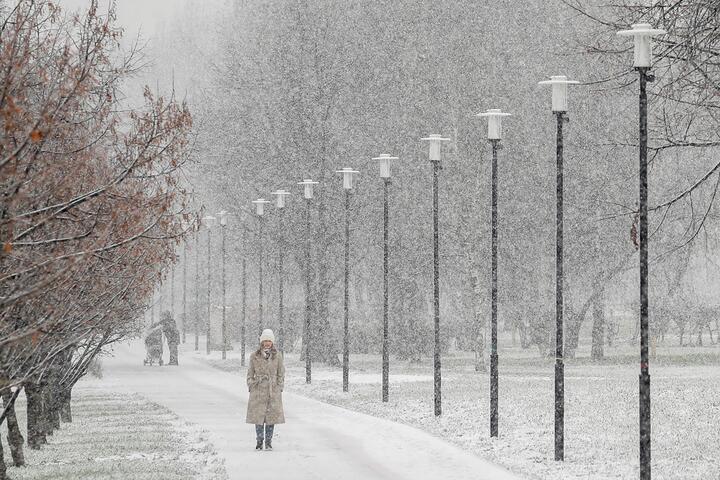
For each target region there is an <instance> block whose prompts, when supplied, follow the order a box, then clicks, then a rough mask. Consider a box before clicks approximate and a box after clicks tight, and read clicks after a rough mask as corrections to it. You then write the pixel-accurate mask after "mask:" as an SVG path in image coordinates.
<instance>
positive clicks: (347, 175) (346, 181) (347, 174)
mask: <svg viewBox="0 0 720 480" xmlns="http://www.w3.org/2000/svg"><path fill="white" fill-rule="evenodd" d="M336 173H342V174H343V188H344V189H345V190H350V189H352V188H353V175H354V174H356V173H360V172H358V171H357V170H353V169H352V168H350V167H345V168H343V169H342V170H336Z"/></svg>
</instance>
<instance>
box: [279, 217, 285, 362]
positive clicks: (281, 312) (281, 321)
mask: <svg viewBox="0 0 720 480" xmlns="http://www.w3.org/2000/svg"><path fill="white" fill-rule="evenodd" d="M279 210H280V212H278V213H279V224H280V231H279V232H278V234H279V235H278V244H279V246H280V248H279V250H280V262H279V263H280V265H279V270H280V271H279V274H280V279H279V280H280V284H279V286H278V293H279V294H280V305H279V307H278V310H279V312H278V315H279V317H280V318H279V324H280V331H279V334H280V335H279V337H280V338H278V350H280V351H281V352H282V351H283V343H284V339H285V325H284V318H283V317H284V314H285V312H284V308H283V307H284V306H283V287H284V283H285V282H284V279H283V276H284V273H283V267H284V265H283V262H284V260H285V255H284V254H283V250H284V247H285V246H284V245H283V236H282V229H283V228H284V226H285V222H284V221H283V217H284V216H285V215H284V214H285V209H284V208H280V209H279Z"/></svg>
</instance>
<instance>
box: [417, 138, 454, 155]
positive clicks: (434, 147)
mask: <svg viewBox="0 0 720 480" xmlns="http://www.w3.org/2000/svg"><path fill="white" fill-rule="evenodd" d="M421 140H423V141H426V142H430V154H429V155H428V157H429V158H430V161H431V162H439V161H440V160H441V159H442V157H441V148H442V147H441V145H442V142H449V141H450V139H449V138H443V137H442V136H441V135H438V134H436V133H433V134H431V135H430V136H428V137H425V138H421Z"/></svg>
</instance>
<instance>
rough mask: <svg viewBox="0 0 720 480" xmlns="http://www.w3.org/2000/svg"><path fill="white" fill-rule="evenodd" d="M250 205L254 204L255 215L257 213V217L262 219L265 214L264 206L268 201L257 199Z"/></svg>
mask: <svg viewBox="0 0 720 480" xmlns="http://www.w3.org/2000/svg"><path fill="white" fill-rule="evenodd" d="M252 203H254V204H255V213H257V215H258V216H259V217H262V216H263V215H264V214H265V204H266V203H270V200H265V199H264V198H258V199H257V200H253V201H252Z"/></svg>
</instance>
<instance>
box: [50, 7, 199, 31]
mask: <svg viewBox="0 0 720 480" xmlns="http://www.w3.org/2000/svg"><path fill="white" fill-rule="evenodd" d="M56 1H57V3H58V4H60V5H61V6H62V7H63V8H64V9H65V10H66V11H76V10H78V9H81V8H82V9H86V8H87V6H88V5H89V4H90V0H56ZM109 1H110V0H99V3H100V11H101V12H102V11H104V10H106V9H107V5H108V4H109ZM185 6H186V4H185V1H184V0H117V17H118V19H117V23H118V24H119V25H120V26H122V27H123V28H125V39H126V40H127V39H135V38H136V36H137V34H138V32H139V33H141V34H142V37H143V38H144V39H146V40H152V37H153V35H154V34H155V32H156V31H157V30H158V29H159V28H161V27H162V25H163V24H164V23H165V22H167V21H170V20H172V19H173V18H174V17H175V14H176V13H177V12H179V11H181V10H183V9H184V8H185Z"/></svg>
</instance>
